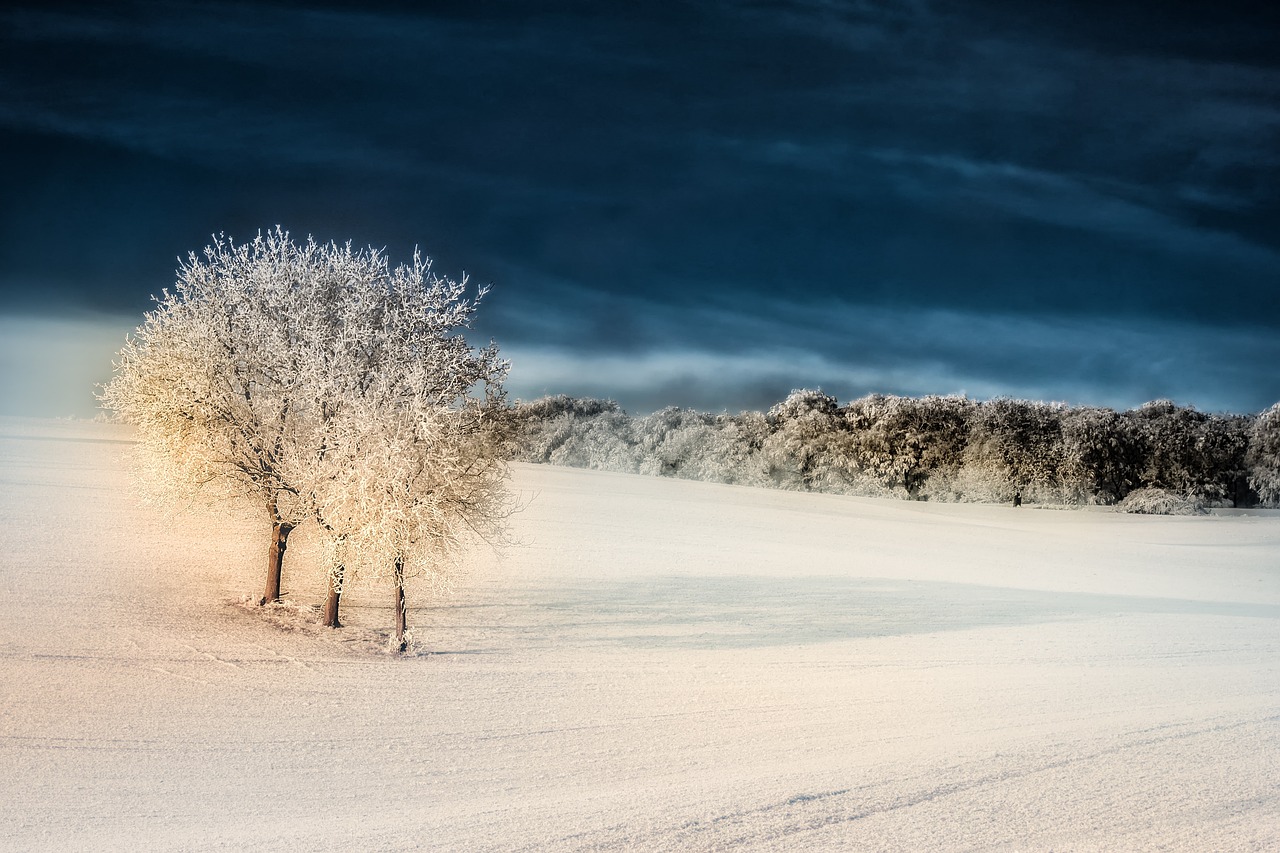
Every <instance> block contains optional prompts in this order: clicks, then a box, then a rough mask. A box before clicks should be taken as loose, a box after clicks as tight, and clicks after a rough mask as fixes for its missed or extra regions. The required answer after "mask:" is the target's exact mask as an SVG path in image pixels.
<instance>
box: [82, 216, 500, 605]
mask: <svg viewBox="0 0 1280 853" xmlns="http://www.w3.org/2000/svg"><path fill="white" fill-rule="evenodd" d="M465 291H466V280H465V278H464V279H463V281H462V282H461V283H459V282H455V281H451V280H448V279H443V278H439V277H437V276H435V275H433V274H432V273H431V272H430V261H429V260H425V259H423V258H422V257H421V256H419V255H417V254H415V256H414V259H413V263H412V265H409V266H402V267H398V268H396V269H395V270H391V269H389V266H388V263H387V260H386V258H385V256H384V255H383V254H382V253H381V252H379V251H377V250H374V249H368V250H360V251H354V250H353V249H352V248H351V245H350V244H347V245H346V246H338V245H335V244H333V243H329V244H319V243H317V242H316V241H315V240H314V239H311V238H308V240H307V242H306V243H305V244H301V245H297V244H295V243H293V242H292V241H291V240H290V238H289V235H288V234H287V233H286V232H284V231H282V230H281V229H278V228H277V229H276V230H275V231H273V232H269V233H267V234H265V235H263V234H259V235H258V237H257V238H256V239H255V240H254V241H252V242H251V243H248V244H244V245H236V244H234V243H232V242H231V241H229V240H227V239H225V238H222V237H219V238H216V239H215V241H214V243H213V244H212V245H211V246H209V247H208V248H206V249H205V251H204V254H203V258H199V257H197V256H196V255H195V254H194V253H193V254H192V255H190V256H189V258H188V260H187V262H186V263H184V264H182V265H181V266H180V268H179V271H178V280H177V284H176V286H175V290H174V291H173V292H172V293H170V292H169V291H168V290H166V291H164V294H163V296H162V297H161V298H160V299H158V300H157V303H158V304H157V307H156V309H155V310H153V311H151V312H149V313H148V314H147V315H146V317H145V321H144V323H143V325H142V326H140V327H139V328H138V329H137V330H136V331H135V333H134V335H133V336H132V337H131V338H130V339H129V340H128V341H127V342H126V344H125V347H124V349H123V350H122V351H121V354H120V360H119V363H118V364H117V367H116V374H115V376H114V378H113V379H112V380H111V382H110V383H108V385H107V386H105V388H104V390H103V394H102V400H103V402H104V404H106V405H107V406H109V407H111V408H113V409H115V410H116V411H117V412H118V413H119V414H120V416H121V417H122V418H123V419H124V420H126V421H128V422H130V423H133V424H135V425H136V426H137V430H138V438H139V446H140V450H141V456H142V458H143V460H144V466H143V471H144V474H145V475H146V478H147V479H148V480H149V481H150V482H151V483H152V484H153V485H155V486H156V487H157V490H158V491H160V492H162V493H166V492H167V493H172V492H179V493H181V492H184V491H186V492H190V491H191V490H193V489H194V491H195V493H196V494H197V495H198V496H200V497H203V498H205V499H208V500H218V499H221V498H227V497H240V498H247V499H250V500H252V501H255V502H257V503H258V504H259V505H263V506H265V507H266V509H267V514H268V519H269V520H270V522H271V525H272V541H271V545H270V548H269V556H268V566H267V581H266V588H265V592H264V594H263V597H262V601H263V602H264V603H265V602H268V601H273V600H277V599H278V598H279V597H280V576H281V566H282V560H283V555H284V551H285V547H286V545H287V541H288V537H289V534H290V531H292V530H293V529H294V527H295V526H296V525H298V524H301V523H303V522H305V521H309V520H315V521H317V522H318V523H319V524H320V526H321V528H322V529H323V530H324V531H325V532H326V534H327V536H328V538H329V540H330V542H331V543H332V547H331V549H330V550H331V553H332V555H333V557H334V559H335V562H334V564H333V567H332V571H331V580H330V591H329V597H330V602H329V603H330V605H331V612H327V614H326V616H327V618H329V621H331V624H333V625H335V626H336V625H337V624H338V615H337V602H338V596H339V595H340V594H341V588H342V584H343V579H344V574H345V573H346V569H345V563H343V562H341V561H340V560H341V559H347V558H348V557H347V556H346V555H351V559H353V560H354V563H353V568H359V567H360V566H362V565H363V562H362V561H364V560H366V559H368V558H369V555H370V553H371V546H369V544H368V543H369V542H371V541H374V540H375V539H377V537H376V536H374V534H373V533H372V531H374V530H376V529H379V528H380V527H387V526H389V525H391V520H389V519H391V516H388V515H387V514H388V513H391V514H392V515H394V513H395V512H402V513H408V514H410V515H414V519H415V523H414V525H409V526H405V525H403V524H401V526H402V527H403V528H404V529H405V530H409V531H410V533H411V534H412V536H410V537H409V539H412V540H414V541H416V540H417V539H423V538H430V537H431V536H432V535H438V536H442V537H444V538H450V537H454V538H456V537H455V536H454V531H453V530H452V527H451V525H452V524H453V523H454V522H455V521H456V519H457V518H461V519H463V520H464V521H465V522H467V523H469V524H472V525H473V526H476V527H479V526H480V523H479V520H478V519H477V513H481V514H482V513H484V512H487V511H490V510H491V509H492V508H493V505H494V504H493V502H492V501H489V500H478V499H476V497H475V495H476V490H477V489H481V488H484V489H490V490H492V491H493V493H494V494H495V495H496V494H498V492H499V491H500V489H499V487H498V483H499V481H500V479H501V477H502V475H503V473H504V471H505V467H504V466H503V464H502V463H500V462H498V461H496V460H498V459H499V458H501V457H502V454H503V453H504V452H505V448H502V447H499V446H498V444H500V443H501V440H502V438H503V434H502V432H501V429H500V426H501V424H502V423H503V421H502V420H501V419H499V418H496V417H494V416H493V412H494V411H497V410H498V409H500V408H502V407H501V405H500V403H501V401H502V381H503V378H504V377H505V373H506V369H507V366H506V363H505V362H503V361H502V360H501V359H499V358H498V354H497V350H496V347H494V346H492V345H490V346H489V347H487V348H484V349H481V350H475V349H473V348H472V347H471V346H470V345H468V344H467V342H466V340H465V338H464V337H463V335H462V334H461V331H460V330H462V329H464V328H466V327H468V326H469V324H470V322H471V319H472V317H473V316H474V313H475V310H476V306H477V304H478V301H479V299H480V297H481V296H483V293H484V290H483V289H481V290H480V292H479V295H477V297H476V298H475V299H473V300H468V299H466V298H465ZM476 389H480V391H479V393H480V394H481V397H480V398H479V399H475V398H473V396H472V392H473V391H475V390H476ZM469 423H483V429H472V428H469V427H467V426H466V425H467V424H469ZM427 425H429V427H428V426H427ZM458 459H462V460H463V461H464V462H465V464H466V466H467V468H466V472H465V476H461V477H460V478H459V477H458V476H457V474H456V469H455V468H451V467H450V466H451V465H455V464H457V462H456V461H457V460H458ZM442 460H454V461H453V462H446V461H442ZM427 471H429V473H424V472H427ZM444 472H453V473H452V474H449V475H448V476H452V477H454V478H455V479H457V480H459V482H462V483H463V484H464V485H463V486H457V487H455V484H453V483H452V481H450V482H447V483H446V482H445V481H444V480H442V479H441V478H442V477H445V476H446V475H445V473H444ZM481 481H483V482H481ZM353 484H358V485H359V486H360V488H359V489H358V490H357V491H358V495H359V498H360V499H361V500H363V503H359V502H356V503H353V502H352V500H354V499H355V498H354V497H353V498H352V500H348V501H346V502H345V503H344V502H342V501H338V500H336V499H335V495H336V494H337V493H338V492H340V490H341V489H343V488H344V487H351V486H353ZM446 486H447V488H446ZM459 489H462V491H461V492H460V491H459ZM467 489H470V490H471V491H470V492H468V491H467ZM433 490H434V491H433ZM383 495H393V496H395V497H396V498H397V499H398V500H399V501H400V503H399V504H395V505H392V504H386V505H383V504H380V503H379V500H381V499H382V498H381V496H383ZM426 506H429V507H432V512H429V513H428V512H424V510H423V507H426ZM406 507H408V509H406ZM392 520H394V519H392ZM397 523H399V522H397ZM431 523H435V524H436V525H437V530H436V533H435V534H433V533H432V529H431V527H430V524H431ZM406 541H408V540H406ZM399 551H400V553H398V554H396V555H395V558H393V562H394V559H403V558H404V557H408V556H411V551H412V549H411V548H410V547H408V545H406V546H404V547H399ZM379 553H380V556H381V552H379ZM402 568H403V567H402ZM399 574H403V571H401V572H400V573H399ZM326 610H327V611H330V608H326Z"/></svg>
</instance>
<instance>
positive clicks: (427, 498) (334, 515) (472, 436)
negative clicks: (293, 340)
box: [295, 255, 511, 640]
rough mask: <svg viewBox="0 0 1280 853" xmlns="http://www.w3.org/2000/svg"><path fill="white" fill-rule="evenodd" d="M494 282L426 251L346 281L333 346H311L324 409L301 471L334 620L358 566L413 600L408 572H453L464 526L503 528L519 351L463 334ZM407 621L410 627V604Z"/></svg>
mask: <svg viewBox="0 0 1280 853" xmlns="http://www.w3.org/2000/svg"><path fill="white" fill-rule="evenodd" d="M483 294H484V290H483V289H482V290H481V291H479V296H478V297H477V298H476V299H475V300H470V299H467V298H466V282H465V279H464V280H463V281H462V282H457V281H453V280H450V279H445V278H440V277H438V276H435V275H433V274H431V272H430V262H429V261H426V260H424V259H423V258H421V256H419V255H415V256H414V260H413V263H412V265H409V266H402V267H398V268H396V269H395V270H391V271H384V276H383V277H382V278H381V279H379V280H378V281H377V282H376V283H375V285H374V286H372V287H367V288H360V289H358V290H356V291H353V292H352V293H351V294H348V302H347V304H346V305H345V307H344V309H343V310H342V311H341V312H340V318H341V319H340V322H341V329H340V333H339V335H338V336H337V341H336V346H334V347H328V348H325V347H321V348H319V349H318V350H317V351H316V352H315V353H314V357H311V358H308V359H306V364H307V365H308V368H307V369H308V370H309V371H310V373H309V375H307V376H306V377H305V385H306V387H308V388H309V389H313V390H314V393H315V394H316V405H315V408H316V410H317V412H319V413H320V415H321V416H320V417H317V418H314V419H312V421H311V425H312V427H313V429H314V431H315V432H314V434H313V435H311V436H310V437H309V441H308V445H309V447H310V448H312V454H311V455H310V456H303V455H298V456H296V457H295V459H296V460H297V461H298V462H299V463H300V466H301V467H300V469H299V470H297V471H296V472H295V476H296V478H297V480H298V481H299V482H302V483H305V484H306V492H305V494H306V496H307V500H308V504H309V505H310V506H311V507H312V508H313V511H314V513H315V515H316V518H317V520H318V521H319V522H320V524H321V527H322V528H323V530H324V531H325V532H326V533H327V534H328V537H327V538H328V541H329V546H330V547H329V553H330V556H331V560H330V565H331V572H330V579H329V591H328V601H327V604H326V607H325V622H326V624H329V625H331V626H332V627H337V626H338V621H339V620H338V607H339V602H340V597H341V594H342V589H343V586H344V584H345V583H347V582H348V581H349V580H351V579H352V578H353V577H354V576H355V575H356V574H358V573H365V574H369V575H372V576H373V577H375V578H386V579H389V580H390V581H391V582H392V585H393V588H394V590H395V592H396V599H395V600H396V602H397V605H398V606H399V607H401V608H402V606H403V602H404V596H403V579H404V577H405V573H406V572H409V573H410V574H413V573H422V574H430V575H432V576H433V577H436V578H443V577H445V575H446V574H447V573H446V571H445V569H446V566H445V565H444V563H443V560H444V559H445V558H447V557H448V555H450V554H452V553H453V551H454V550H455V549H456V547H457V546H458V545H459V544H460V543H461V542H462V541H463V540H464V539H465V536H464V535H463V532H464V531H467V530H471V531H477V532H480V533H482V534H486V535H492V534H494V533H495V532H496V531H497V530H498V528H499V527H500V524H501V521H502V519H503V518H505V516H506V510H505V508H504V507H505V504H504V501H505V497H504V495H505V492H504V491H503V489H502V482H503V480H505V478H506V476H507V469H506V461H505V460H506V458H507V457H508V456H509V455H510V451H511V448H510V442H509V427H510V417H509V410H508V409H507V407H506V405H505V398H504V391H503V381H504V379H505V377H506V372H507V368H508V365H507V363H506V362H505V361H503V360H502V359H501V358H500V357H499V356H498V351H497V349H496V347H494V346H492V345H490V346H488V347H485V348H481V349H476V348H474V347H472V346H471V345H470V344H469V343H468V342H467V340H466V337H465V335H464V334H463V332H464V331H465V330H466V329H468V328H469V327H470V325H471V322H472V319H473V318H474V315H475V312H476V309H477V307H478V300H479V298H480V297H482V296H483ZM397 625H398V627H399V631H398V633H399V635H400V638H401V640H403V628H404V619H403V613H400V615H399V616H398V618H397Z"/></svg>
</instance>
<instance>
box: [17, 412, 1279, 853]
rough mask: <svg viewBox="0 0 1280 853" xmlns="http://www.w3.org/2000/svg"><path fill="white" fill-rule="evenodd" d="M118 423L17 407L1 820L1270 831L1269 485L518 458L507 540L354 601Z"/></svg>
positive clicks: (298, 843) (440, 834)
mask: <svg viewBox="0 0 1280 853" xmlns="http://www.w3.org/2000/svg"><path fill="white" fill-rule="evenodd" d="M129 441H130V434H129V432H128V430H127V429H126V428H124V427H120V426H115V425H109V424H97V423H90V422H75V421H37V420H22V419H14V418H5V419H0V482H2V483H3V491H2V492H0V767H2V768H3V772H0V803H2V804H3V807H2V808H0V849H4V850H60V851H62V850H88V849H92V850H172V849H182V850H241V849H255V850H295V849H300V848H305V849H308V850H339V849H341V850H356V849H358V850H418V849H450V850H455V849H457V850H589V849H625V848H636V849H646V850H728V849H745V850H779V849H836V850H840V849H843V850H920V849H944V850H971V849H983V850H991V849H993V850H1096V849H1109V850H1210V849H1213V850H1251V849H1252V850H1267V849H1280V786H1278V785H1277V781H1276V780H1277V779H1280V669H1278V667H1277V663H1276V661H1277V660H1280V514H1277V513H1275V512H1260V513H1252V514H1218V515H1213V516H1209V517H1176V518H1168V517H1151V516H1129V515H1123V514H1117V513H1109V512H1101V511H1080V512H1066V511H1051V510H1037V509H1032V508H1028V507H1023V508H1021V509H1016V510H1015V509H1013V508H1012V507H1003V506H974V505H933V504H914V503H906V502H895V501H883V500H874V499H859V498H848V497H839V496H831V495H813V494H797V493H787V492H778V491H769V490H761V489H750V488H745V487H733V486H719V485H712V484H705V483H694V482H688V481H676V480H669V479H661V478H647V477H639V476H632V475H619V474H606V473H600V472H591V471H581V470H573V469H564V468H552V467H545V466H525V465H517V466H515V468H514V479H513V485H514V487H515V488H516V489H517V490H518V491H519V492H520V493H521V495H522V498H523V499H524V500H525V502H526V503H527V507H526V508H525V510H524V511H523V512H522V513H520V514H519V515H518V516H517V517H516V518H515V523H514V528H513V536H514V538H515V539H516V540H517V544H514V545H512V546H510V547H508V548H506V549H505V550H504V551H503V552H502V553H493V552H490V551H487V550H481V551H478V552H476V553H475V555H474V556H473V558H471V559H470V560H469V562H468V564H467V565H466V566H464V567H460V571H459V573H458V575H457V577H456V579H455V588H454V591H453V594H452V596H450V597H448V598H441V597H435V598H432V597H431V596H430V593H429V591H427V590H425V589H417V588H415V587H414V586H412V585H411V586H410V589H409V596H410V607H411V608H412V609H411V611H410V624H411V625H412V626H414V627H415V629H416V632H417V638H418V645H417V646H416V653H415V654H414V655H412V656H410V657H408V658H403V659H402V658H398V657H396V656H394V655H390V654H387V653H386V652H385V651H384V647H385V639H386V636H387V634H388V632H389V629H390V627H391V624H390V622H391V619H390V593H389V592H388V591H387V590H383V589H370V588H364V587H359V586H357V587H356V588H355V589H354V590H353V591H352V592H351V593H349V594H348V596H346V597H344V607H346V612H345V620H346V621H347V623H348V627H347V628H344V629H342V630H341V631H336V632H334V631H330V630H328V629H324V628H321V627H320V626H319V625H317V624H315V623H314V621H312V617H311V616H310V610H309V608H310V607H311V606H313V605H319V604H320V603H321V602H322V600H323V589H324V587H323V583H324V581H323V577H322V576H321V575H320V573H319V572H318V570H315V569H314V568H309V567H308V566H307V565H306V560H307V557H308V554H309V551H308V548H309V547H310V546H309V545H308V543H307V539H306V536H305V531H301V530H300V531H299V532H298V533H297V534H295V537H297V541H296V542H294V543H291V548H290V551H289V554H288V558H287V560H288V561H287V562H286V566H285V573H286V574H285V585H286V589H287V591H288V593H287V594H288V596H289V598H290V600H291V601H292V602H293V604H292V605H291V606H282V607H278V608H273V609H271V610H270V611H269V612H267V613H264V612H262V611H261V610H260V609H259V608H256V607H253V606H251V605H247V604H244V603H243V600H244V599H245V598H246V597H256V596H257V595H258V594H259V592H260V589H259V587H260V585H261V583H262V574H263V569H264V568H265V565H264V563H265V556H266V555H265V552H266V533H267V530H266V525H265V518H257V517H255V516H253V515H247V516H246V515H242V514H237V513H218V512H209V511H192V512H188V513H187V514H184V515H181V516H171V517H166V516H165V515H163V514H161V513H160V512H159V511H158V509H157V508H155V507H151V506H146V505H143V504H141V503H139V502H138V501H137V500H136V499H135V498H134V497H133V495H132V491H131V487H130V485H129V476H128V473H127V466H126V464H125V462H124V461H123V459H122V457H123V454H124V453H125V451H127V449H128V448H129V446H130V444H129Z"/></svg>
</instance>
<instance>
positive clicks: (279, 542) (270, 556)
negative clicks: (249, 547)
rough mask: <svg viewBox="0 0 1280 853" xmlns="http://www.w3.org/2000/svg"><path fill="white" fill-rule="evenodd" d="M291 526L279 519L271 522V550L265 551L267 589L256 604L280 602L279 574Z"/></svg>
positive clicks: (287, 545)
mask: <svg viewBox="0 0 1280 853" xmlns="http://www.w3.org/2000/svg"><path fill="white" fill-rule="evenodd" d="M292 532H293V525H292V524H289V523H288V522H285V521H281V520H280V519H279V518H276V519H273V520H272V522H271V548H270V549H269V550H268V551H267V589H266V592H264V593H263V594H262V600H261V601H259V602H258V604H268V603H270V602H273V601H279V600H280V574H281V570H282V569H283V566H284V552H285V549H286V548H287V547H289V534H290V533H292Z"/></svg>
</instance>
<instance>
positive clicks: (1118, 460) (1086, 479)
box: [1062, 407, 1143, 504]
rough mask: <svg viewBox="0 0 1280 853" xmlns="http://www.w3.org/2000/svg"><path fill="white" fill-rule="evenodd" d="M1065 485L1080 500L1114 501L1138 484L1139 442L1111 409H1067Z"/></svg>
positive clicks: (1127, 422) (1064, 421) (1129, 423)
mask: <svg viewBox="0 0 1280 853" xmlns="http://www.w3.org/2000/svg"><path fill="white" fill-rule="evenodd" d="M1062 442H1063V468H1062V479H1063V486H1064V489H1065V490H1066V491H1067V492H1068V493H1069V496H1071V497H1073V498H1075V499H1076V500H1077V502H1081V503H1102V504H1114V503H1116V502H1118V501H1120V500H1122V499H1123V498H1124V497H1125V495H1127V494H1129V492H1130V491H1132V490H1133V489H1134V488H1136V487H1137V486H1138V484H1139V476H1140V472H1141V469H1142V465H1143V457H1142V443H1141V441H1140V439H1139V437H1138V435H1137V434H1136V432H1135V429H1134V427H1133V422H1132V421H1131V420H1130V419H1128V418H1126V417H1124V416H1123V415H1120V414H1118V413H1116V412H1114V411H1112V410H1111V409H1100V408H1091V407H1084V408H1079V409H1072V410H1069V411H1068V412H1067V413H1066V414H1065V415H1064V417H1063V419H1062Z"/></svg>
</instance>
